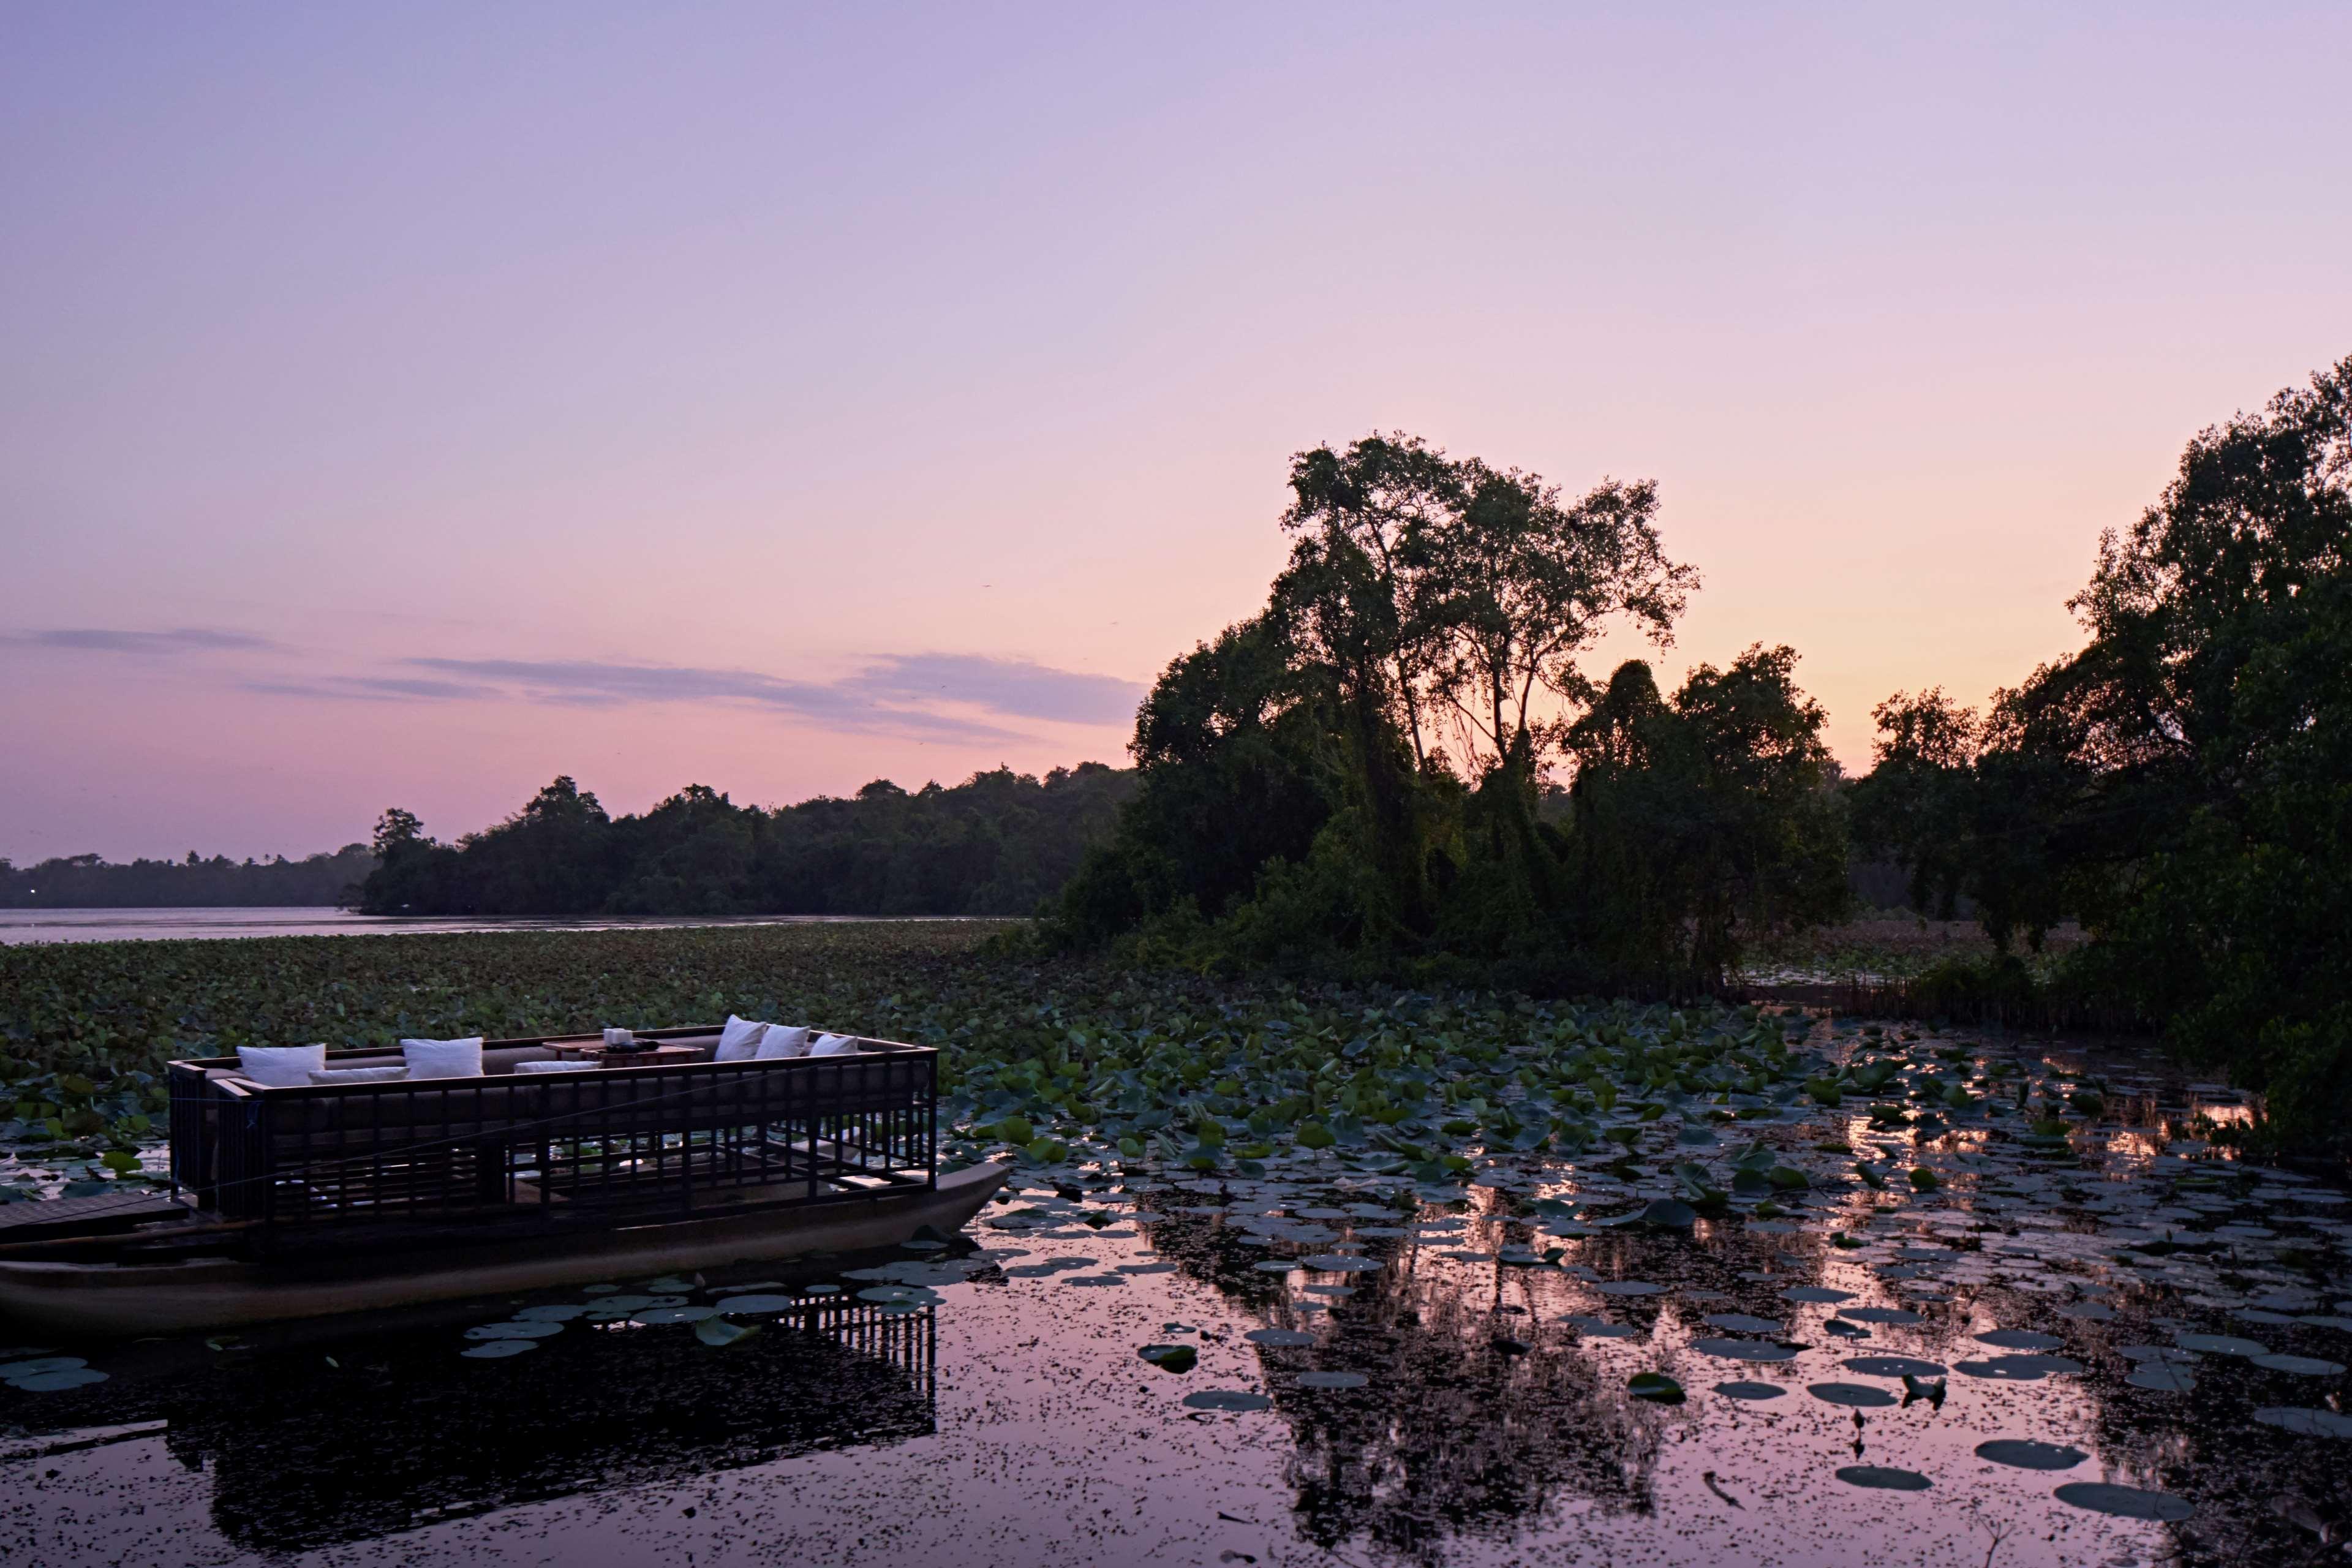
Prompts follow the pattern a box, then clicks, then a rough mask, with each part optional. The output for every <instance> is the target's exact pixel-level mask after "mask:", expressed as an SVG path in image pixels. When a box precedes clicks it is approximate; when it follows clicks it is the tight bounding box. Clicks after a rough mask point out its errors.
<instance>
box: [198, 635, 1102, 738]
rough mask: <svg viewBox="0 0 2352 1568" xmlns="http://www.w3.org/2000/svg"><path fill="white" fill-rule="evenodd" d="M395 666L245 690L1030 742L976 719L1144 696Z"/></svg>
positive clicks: (523, 664)
mask: <svg viewBox="0 0 2352 1568" xmlns="http://www.w3.org/2000/svg"><path fill="white" fill-rule="evenodd" d="M399 664H400V668H404V669H407V670H411V671H415V673H414V674H409V675H379V676H356V675H325V676H301V677H293V678H289V679H257V680H249V681H247V682H246V683H245V689H246V690H248V691H257V692H264V693H268V694H269V695H272V696H279V697H301V698H310V699H312V700H360V701H377V702H493V701H509V702H511V701H520V702H532V703H540V704H544V705H551V706H557V707H565V708H614V707H619V706H622V705H625V704H629V703H644V702H656V703H677V702H698V703H718V704H721V705H724V706H729V707H736V708H748V709H752V710H762V711H766V712H771V713H782V714H789V715H791V716H793V717H794V718H797V719H803V720H807V721H811V722H812V723H814V724H818V725H821V726H823V727H824V728H825V729H828V730H835V731H849V732H853V733H870V734H896V735H912V736H915V737H918V738H919V739H923V740H931V741H959V742H992V741H1018V740H1023V739H1024V738H1025V737H1024V736H1023V735H1022V734H1021V733H1020V732H1019V731H1014V730H1010V729H1006V728H1004V727H1003V726H1002V725H999V724H994V723H991V722H989V721H987V719H986V718H984V717H982V716H980V715H984V714H995V715H1002V716H1003V717H1005V718H1008V719H1016V720H1022V719H1025V720H1043V721H1048V722H1052V723H1060V724H1123V723H1125V722H1127V721H1129V719H1131V718H1132V717H1133V716H1134V713H1135V705H1136V703H1137V702H1138V701H1139V700H1140V699H1141V697H1142V695H1143V688H1142V687H1140V686H1139V685H1137V684H1135V683H1134V682H1132V681H1127V680H1119V679H1115V678H1113V677H1111V676H1107V675H1087V674H1083V673H1080V672H1078V671H1076V670H1067V669H1055V668H1051V667H1050V666H1047V665H1042V664H1033V663H1030V662H1028V661H1026V660H1023V659H1005V658H987V657H985V656H983V655H980V654H951V653H926V654H893V655H889V656H887V657H884V658H879V659H877V660H874V661H873V662H871V663H869V664H868V665H867V666H866V668H863V669H859V670H856V671H854V672H852V673H850V674H848V675H845V676H843V677H841V678H839V679H833V680H791V679H784V678H783V677H781V676H774V675H764V674H761V672H759V671H757V670H750V669H709V668H697V667H694V666H685V665H663V664H618V663H607V662H603V661H598V660H591V659H520V658H405V659H402V660H400V661H399Z"/></svg>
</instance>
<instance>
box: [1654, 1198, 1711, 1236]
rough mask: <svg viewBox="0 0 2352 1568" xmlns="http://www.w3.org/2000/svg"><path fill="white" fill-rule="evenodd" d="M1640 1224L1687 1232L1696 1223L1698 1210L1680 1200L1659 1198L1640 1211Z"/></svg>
mask: <svg viewBox="0 0 2352 1568" xmlns="http://www.w3.org/2000/svg"><path fill="white" fill-rule="evenodd" d="M1642 1223H1643V1225H1654V1226H1660V1227H1661V1228H1663V1229H1666V1230H1688V1229H1689V1228H1690V1227H1691V1226H1694V1225H1696V1224H1697V1223H1698V1210H1696V1209H1695V1208H1693V1207H1691V1206H1690V1205H1688V1204H1686V1203H1685V1202H1683V1201H1682V1199H1680V1198H1659V1199H1658V1200H1656V1201H1655V1202H1654V1203H1652V1204H1651V1205H1650V1206H1649V1207H1647V1208H1645V1209H1643V1211H1642Z"/></svg>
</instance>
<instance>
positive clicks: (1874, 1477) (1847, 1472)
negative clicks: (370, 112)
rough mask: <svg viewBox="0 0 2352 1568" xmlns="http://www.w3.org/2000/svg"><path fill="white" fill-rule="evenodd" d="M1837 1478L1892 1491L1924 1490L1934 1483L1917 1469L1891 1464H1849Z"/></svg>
mask: <svg viewBox="0 0 2352 1568" xmlns="http://www.w3.org/2000/svg"><path fill="white" fill-rule="evenodd" d="M1837 1479H1840V1480H1842V1481H1843V1482H1844V1483H1845V1484H1846V1485H1848V1486H1850V1487H1869V1488H1871V1489H1874V1490H1877V1491H1890V1492H1924V1491H1926V1490H1927V1489H1928V1488H1929V1487H1930V1486H1932V1485H1934V1483H1933V1482H1931V1481H1930V1480H1928V1479H1927V1477H1925V1476H1923V1475H1921V1474H1920V1473H1919V1472H1918V1471H1916V1470H1901V1469H1896V1468H1894V1467H1892V1466H1889V1465H1848V1466H1846V1467H1844V1468H1843V1469H1841V1470H1839V1471H1838V1472H1837Z"/></svg>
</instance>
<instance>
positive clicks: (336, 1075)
mask: <svg viewBox="0 0 2352 1568" xmlns="http://www.w3.org/2000/svg"><path fill="white" fill-rule="evenodd" d="M407 1076H408V1069H407V1068H327V1069H325V1070H324V1071H322V1072H314V1073H312V1074H311V1075H310V1081H311V1082H312V1083H315V1084H318V1085H320V1086H321V1087H323V1088H327V1089H332V1088H333V1087H334V1086H335V1085H337V1084H339V1083H390V1082H391V1081H392V1080H393V1079H402V1078H406V1077H407Z"/></svg>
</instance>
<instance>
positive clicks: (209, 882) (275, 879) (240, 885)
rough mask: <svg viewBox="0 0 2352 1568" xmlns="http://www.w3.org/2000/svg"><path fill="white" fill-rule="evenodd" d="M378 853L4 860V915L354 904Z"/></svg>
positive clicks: (0, 867)
mask: <svg viewBox="0 0 2352 1568" xmlns="http://www.w3.org/2000/svg"><path fill="white" fill-rule="evenodd" d="M375 864H376V861H375V853H374V851H373V850H371V849H370V848H369V847H367V846H366V845H364V844H346V845H344V846H343V847H341V849H338V850H336V851H335V852H334V853H333V854H331V855H327V854H319V855H312V856H310V857H309V858H307V859H301V860H289V859H286V858H283V857H281V856H277V855H272V856H270V857H269V858H268V859H265V860H232V859H230V858H228V857H227V856H226V855H215V856H214V857H213V858H211V859H209V860H206V859H203V858H199V857H198V856H197V855H196V854H195V853H194V851H193V850H191V851H190V852H189V855H188V858H186V859H184V860H133V861H131V863H130V864H129V865H127V866H115V865H110V864H109V863H107V862H106V861H104V860H101V859H100V858H98V857H97V856H95V855H68V856H65V857H63V858H59V859H55V860H44V861H42V862H41V863H40V864H39V865H37V866H25V867H17V866H14V865H11V864H10V863H9V862H8V861H6V860H0V909H12V910H66V909H84V910H92V909H96V910H124V909H190V908H202V907H205V906H219V905H232V906H237V907H242V908H247V909H250V908H255V907H266V906H270V905H287V904H348V903H350V902H352V900H354V899H356V898H357V897H358V896H359V886H360V884H361V883H362V881H364V880H365V879H367V876H368V873H370V872H371V871H373V870H374V869H375Z"/></svg>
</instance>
